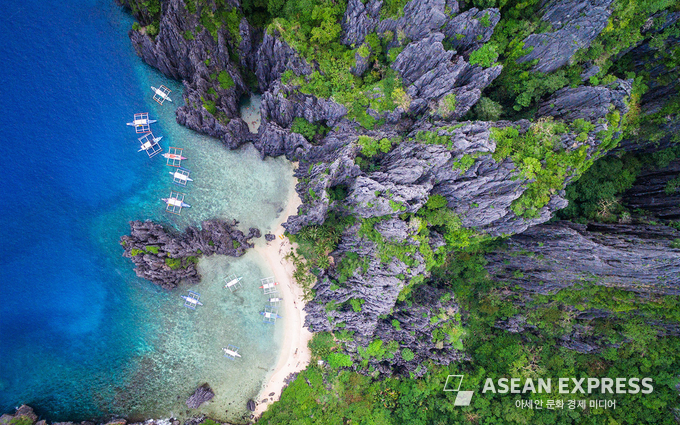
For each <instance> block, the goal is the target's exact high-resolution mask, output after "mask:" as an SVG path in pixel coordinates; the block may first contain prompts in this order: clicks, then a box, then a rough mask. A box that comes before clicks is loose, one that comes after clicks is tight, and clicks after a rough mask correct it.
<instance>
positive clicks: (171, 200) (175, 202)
mask: <svg viewBox="0 0 680 425" xmlns="http://www.w3.org/2000/svg"><path fill="white" fill-rule="evenodd" d="M161 200H163V202H165V203H166V204H168V206H173V207H181V208H191V205H189V204H187V203H186V202H184V201H181V200H179V199H177V198H161Z"/></svg>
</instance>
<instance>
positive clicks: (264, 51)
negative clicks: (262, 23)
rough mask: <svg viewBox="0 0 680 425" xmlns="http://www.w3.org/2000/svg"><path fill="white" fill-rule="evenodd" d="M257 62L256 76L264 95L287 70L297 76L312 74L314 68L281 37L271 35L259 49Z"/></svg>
mask: <svg viewBox="0 0 680 425" xmlns="http://www.w3.org/2000/svg"><path fill="white" fill-rule="evenodd" d="M255 60H256V63H257V69H256V70H255V75H257V81H258V83H259V85H260V91H261V92H263V93H264V92H265V91H267V90H269V88H270V86H271V85H272V84H273V83H274V81H276V80H277V79H279V78H280V77H281V74H283V72H284V71H286V70H291V71H293V72H294V73H295V74H296V75H307V74H311V72H312V68H311V67H310V66H309V65H308V64H307V62H306V61H305V60H304V59H303V58H302V57H301V56H300V54H299V53H298V52H296V51H295V50H293V48H291V47H290V46H288V44H286V43H285V42H284V41H282V40H281V39H280V38H279V37H276V36H274V35H271V34H269V33H267V34H265V36H264V40H262V44H260V47H259V48H258V49H257V53H256V57H255Z"/></svg>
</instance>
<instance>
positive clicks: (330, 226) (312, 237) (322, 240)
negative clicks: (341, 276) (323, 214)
mask: <svg viewBox="0 0 680 425" xmlns="http://www.w3.org/2000/svg"><path fill="white" fill-rule="evenodd" d="M353 221H354V219H353V218H352V217H340V216H336V215H333V214H331V215H330V216H329V217H328V218H327V219H326V222H325V223H324V224H323V225H322V226H308V227H305V228H303V229H302V230H301V231H300V232H298V233H297V234H295V235H288V237H289V238H290V240H291V241H292V242H295V243H297V244H298V248H297V250H296V252H294V253H290V254H289V255H288V257H287V258H288V259H290V260H291V261H292V262H293V265H294V266H295V271H294V272H293V279H295V281H296V282H297V283H298V284H299V285H300V286H301V287H302V288H303V289H304V292H305V298H306V299H311V298H312V297H313V296H314V293H313V292H312V286H313V285H314V283H315V282H316V276H317V275H318V273H319V271H320V269H327V268H328V267H330V259H329V256H328V255H329V254H330V253H331V252H332V251H334V250H335V249H336V248H337V246H338V242H340V235H341V233H342V230H343V229H344V228H345V227H347V226H350V225H352V223H353Z"/></svg>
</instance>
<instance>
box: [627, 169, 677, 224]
mask: <svg viewBox="0 0 680 425" xmlns="http://www.w3.org/2000/svg"><path fill="white" fill-rule="evenodd" d="M623 204H624V205H625V206H626V207H627V208H628V209H630V210H632V211H635V210H638V209H640V210H644V211H645V212H646V213H650V214H652V215H653V216H654V217H656V218H658V219H661V220H668V221H674V220H680V160H675V161H672V162H671V163H670V164H668V165H667V166H666V167H662V168H658V169H655V168H652V169H645V170H642V171H641V172H640V174H639V175H638V176H637V179H636V180H635V184H634V185H633V187H632V188H630V189H629V190H628V191H626V192H625V193H624V195H623Z"/></svg>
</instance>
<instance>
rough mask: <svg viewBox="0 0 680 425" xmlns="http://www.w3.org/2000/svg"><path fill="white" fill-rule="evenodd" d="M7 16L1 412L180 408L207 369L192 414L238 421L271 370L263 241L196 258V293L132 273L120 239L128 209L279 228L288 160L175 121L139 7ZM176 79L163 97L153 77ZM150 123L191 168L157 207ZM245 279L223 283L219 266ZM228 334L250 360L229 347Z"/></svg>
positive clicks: (177, 89)
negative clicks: (173, 201) (141, 131)
mask: <svg viewBox="0 0 680 425" xmlns="http://www.w3.org/2000/svg"><path fill="white" fill-rule="evenodd" d="M6 10H7V11H8V12H7V13H5V14H4V15H3V17H1V18H0V20H2V25H0V41H2V43H0V54H1V55H2V57H3V61H5V63H6V64H8V65H7V66H3V67H2V70H1V71H0V87H2V89H1V90H0V99H1V100H2V102H3V105H5V107H6V111H7V113H8V115H9V119H6V120H5V121H4V122H3V124H2V130H3V138H2V141H1V142H0V143H1V145H0V147H2V152H3V155H4V158H5V161H4V163H3V164H4V165H3V169H4V174H5V175H6V176H7V179H6V180H5V181H4V184H3V185H0V191H1V192H0V196H1V197H2V199H3V200H4V206H5V209H4V211H3V214H1V215H0V223H1V224H2V228H3V232H4V236H3V240H4V243H3V244H2V247H0V250H1V255H0V289H2V294H3V302H2V303H0V341H2V344H1V346H0V412H9V411H11V410H13V408H14V407H15V406H17V405H19V404H21V403H28V404H31V405H32V406H34V407H35V408H36V410H37V411H38V412H39V413H40V414H41V415H42V416H43V417H44V418H47V419H49V420H53V421H54V420H67V419H68V420H83V419H93V418H104V417H108V416H116V415H128V416H130V417H132V418H146V417H168V416H176V417H183V416H186V415H187V412H186V405H185V404H184V401H185V400H186V398H187V397H188V396H189V395H190V394H191V393H192V392H193V390H194V389H195V388H196V387H197V386H199V385H201V384H203V383H204V382H208V383H209V384H210V385H211V386H212V387H213V388H214V389H215V392H216V397H215V400H214V401H213V402H211V403H210V404H208V405H206V406H205V407H202V408H201V409H200V410H197V411H192V412H191V413H192V414H195V413H210V414H211V415H213V416H216V417H217V418H223V419H236V418H238V417H240V416H241V415H242V414H244V413H245V401H246V400H247V399H248V398H250V397H253V396H254V395H255V394H256V393H257V391H258V390H259V388H260V385H261V383H262V381H263V379H264V378H265V377H266V375H267V373H268V371H269V370H270V369H271V367H273V365H274V362H275V360H276V356H277V354H278V346H279V344H280V338H281V332H280V331H281V329H279V326H280V325H275V326H272V325H265V324H264V323H262V322H261V316H259V315H258V314H257V313H258V311H259V310H261V308H262V307H263V305H264V301H265V297H264V296H263V295H262V294H261V293H259V292H258V289H257V286H259V285H258V284H257V283H256V282H258V280H259V279H260V278H262V277H266V276H267V275H269V274H270V271H269V270H268V267H267V265H266V264H265V263H264V262H263V261H262V259H261V258H258V257H257V255H256V254H255V253H249V254H247V255H245V256H244V257H242V258H239V259H234V258H228V257H221V256H215V257H212V258H209V259H206V260H202V261H201V263H200V264H199V268H200V270H201V272H202V275H203V276H204V279H203V281H202V282H201V283H200V284H199V285H197V286H195V287H193V288H192V289H194V290H197V291H198V292H200V293H201V294H202V300H203V301H204V303H205V306H204V307H201V308H199V309H198V310H197V311H190V310H188V309H186V308H184V307H182V300H181V298H180V297H179V296H180V295H181V293H182V292H185V291H186V289H187V288H181V289H180V290H178V291H173V292H166V291H162V290H160V289H158V288H157V287H155V286H153V285H152V284H150V283H149V282H146V281H143V280H141V279H139V278H137V277H136V276H135V275H134V272H133V270H132V264H131V262H130V261H129V260H127V259H125V258H122V257H121V253H122V250H121V248H120V246H119V245H118V240H119V237H120V236H121V235H122V234H124V233H126V232H127V231H128V230H129V227H128V224H127V222H128V221H129V220H133V219H141V220H143V219H147V218H149V219H154V220H158V221H162V222H163V223H164V224H166V225H168V226H174V227H175V228H177V229H182V228H184V227H186V226H187V225H195V224H197V223H199V222H200V221H201V220H204V219H208V218H212V217H221V218H236V219H238V220H239V221H240V222H241V227H242V228H243V229H244V230H246V229H247V227H250V226H257V227H259V228H260V229H261V230H263V232H265V231H266V230H268V229H269V228H271V227H272V225H273V222H274V221H275V220H276V218H277V214H278V212H279V211H280V210H281V209H282V208H283V206H284V203H285V200H286V199H287V198H288V195H289V194H290V193H291V191H292V190H293V187H292V177H291V176H292V169H291V165H290V164H288V163H286V162H285V161H284V160H282V159H277V160H272V159H268V160H266V161H261V160H260V159H259V155H258V154H257V152H256V151H255V150H254V149H253V148H252V147H251V146H247V147H245V148H244V149H242V150H239V151H236V152H234V151H228V150H226V149H225V148H223V147H222V145H221V144H220V143H219V141H216V140H214V139H211V138H208V137H203V136H200V135H198V134H196V133H194V132H192V131H190V130H187V129H185V128H182V127H180V126H179V125H177V124H176V122H175V120H174V108H175V107H176V106H178V105H179V104H181V86H180V85H179V84H178V83H176V82H173V81H168V80H167V79H165V78H163V77H162V76H160V75H159V74H158V73H156V72H155V71H154V70H152V69H150V68H149V67H147V66H146V65H144V64H142V63H141V61H140V60H139V59H138V58H137V57H136V56H135V55H134V52H133V49H132V47H131V45H130V43H129V40H128V38H127V35H126V33H127V30H128V28H130V26H131V24H132V21H131V19H130V18H129V17H128V16H127V15H126V14H125V13H124V12H123V11H122V10H121V9H120V8H118V7H117V6H115V5H114V3H113V1H102V0H86V1H77V2H76V1H56V0H49V1H38V0H24V1H21V2H19V1H18V0H10V1H8V4H7V7H6ZM158 84H165V85H167V86H168V87H170V88H172V89H173V92H172V98H173V100H175V102H174V103H172V104H168V103H166V104H165V105H163V106H159V105H157V104H156V103H155V102H153V101H152V100H151V91H150V89H149V88H148V87H149V86H150V85H154V86H157V85H158ZM142 111H148V112H149V113H150V114H151V116H152V118H155V119H158V120H159V122H158V124H155V125H154V126H153V130H154V133H155V134H156V135H158V136H164V138H163V140H162V142H161V145H162V146H163V148H164V149H165V150H166V151H167V148H168V146H170V145H172V146H178V147H183V148H184V149H185V151H184V152H185V156H187V157H188V158H189V159H188V160H187V161H186V162H185V164H184V165H185V166H186V167H187V168H189V169H191V170H192V177H193V178H194V179H195V182H193V183H189V186H188V187H187V189H186V190H185V192H186V194H187V198H186V199H187V202H189V203H190V204H191V205H192V208H191V209H188V210H185V211H183V214H182V216H180V217H176V216H170V215H169V214H166V213H164V212H163V204H162V202H161V201H160V198H161V197H165V196H167V194H168V193H169V191H170V189H173V188H175V186H174V185H173V184H172V183H171V181H170V175H169V174H168V171H169V168H170V167H167V166H165V165H164V159H163V158H161V157H156V158H153V159H151V160H150V159H148V158H147V156H146V155H145V154H144V153H138V152H137V149H138V145H137V142H136V140H135V134H134V131H133V130H132V129H131V128H130V127H127V126H125V125H124V123H125V122H128V121H130V120H131V118H132V114H133V113H134V112H142ZM232 272H233V273H238V274H239V275H243V276H244V280H243V282H244V287H243V289H242V290H240V291H239V292H238V293H235V294H230V293H228V291H227V290H225V289H223V288H222V287H221V286H222V284H223V283H222V279H223V278H224V275H226V274H227V273H232ZM228 343H232V344H234V345H237V346H240V347H241V352H242V353H243V355H244V358H242V359H240V360H239V361H237V362H230V361H229V360H227V359H226V358H224V357H222V353H221V347H223V346H225V345H226V344H228Z"/></svg>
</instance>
